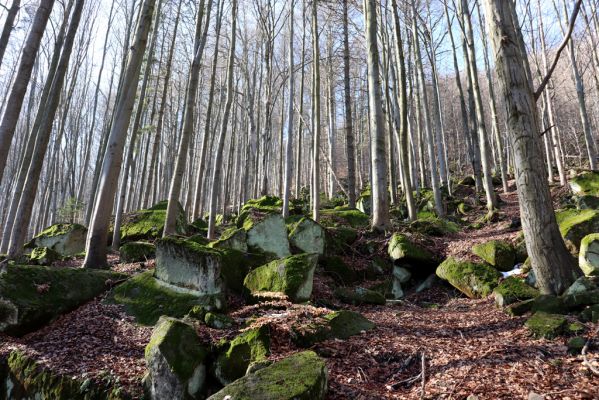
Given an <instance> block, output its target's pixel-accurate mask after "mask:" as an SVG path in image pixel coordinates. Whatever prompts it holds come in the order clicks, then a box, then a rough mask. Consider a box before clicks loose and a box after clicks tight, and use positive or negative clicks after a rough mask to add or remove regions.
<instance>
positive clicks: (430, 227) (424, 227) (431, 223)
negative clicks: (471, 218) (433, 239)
mask: <svg viewBox="0 0 599 400" xmlns="http://www.w3.org/2000/svg"><path fill="white" fill-rule="evenodd" d="M410 230H411V231H415V232H420V233H422V234H425V235H430V236H445V235H448V234H451V233H456V232H459V231H460V227H459V225H458V224H456V223H455V222H453V221H449V220H446V219H442V218H437V217H434V216H427V217H423V218H420V217H419V218H418V220H416V221H413V222H412V223H410Z"/></svg>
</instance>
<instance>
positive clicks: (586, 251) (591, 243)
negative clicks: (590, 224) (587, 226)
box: [578, 233, 599, 276]
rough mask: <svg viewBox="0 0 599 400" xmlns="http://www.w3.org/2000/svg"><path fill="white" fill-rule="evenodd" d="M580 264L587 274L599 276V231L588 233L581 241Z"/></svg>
mask: <svg viewBox="0 0 599 400" xmlns="http://www.w3.org/2000/svg"><path fill="white" fill-rule="evenodd" d="M578 265H579V266H580V269H581V270H582V272H584V274H585V275H587V276H599V233H591V234H590V235H586V236H585V237H583V238H582V240H581V241H580V252H579V253H578Z"/></svg>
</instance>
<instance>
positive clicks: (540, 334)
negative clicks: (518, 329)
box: [526, 311, 567, 339]
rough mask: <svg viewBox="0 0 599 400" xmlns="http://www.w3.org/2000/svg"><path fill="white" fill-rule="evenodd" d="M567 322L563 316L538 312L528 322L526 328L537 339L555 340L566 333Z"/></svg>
mask: <svg viewBox="0 0 599 400" xmlns="http://www.w3.org/2000/svg"><path fill="white" fill-rule="evenodd" d="M566 324H567V320H566V318H565V317H563V316H562V315H558V314H549V313H546V312H543V311H538V312H536V313H535V314H534V315H533V316H532V317H530V318H529V319H528V320H527V321H526V327H527V328H528V329H529V330H530V332H531V334H532V335H533V336H534V337H536V338H545V339H553V338H555V337H556V336H559V335H560V334H561V333H563V332H564V330H565V328H566Z"/></svg>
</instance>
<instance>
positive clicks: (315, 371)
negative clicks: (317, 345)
mask: <svg viewBox="0 0 599 400" xmlns="http://www.w3.org/2000/svg"><path fill="white" fill-rule="evenodd" d="M327 379H328V373H327V367H326V364H325V362H324V360H322V359H321V358H320V357H318V356H317V355H316V353H314V352H312V351H305V352H302V353H297V354H294V355H292V356H290V357H287V358H285V359H283V360H281V361H278V362H276V363H274V364H272V365H270V366H268V367H266V368H263V369H260V370H258V371H257V372H254V373H250V374H248V375H246V376H244V377H243V378H241V379H238V380H236V381H235V382H233V383H232V384H230V385H228V386H226V387H225V388H224V389H222V390H221V391H220V392H218V393H216V394H214V395H212V396H210V397H209V398H208V400H233V399H235V400H323V399H324V398H325V395H326V392H327Z"/></svg>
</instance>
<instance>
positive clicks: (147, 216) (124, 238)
mask: <svg viewBox="0 0 599 400" xmlns="http://www.w3.org/2000/svg"><path fill="white" fill-rule="evenodd" d="M167 207H168V201H166V200H164V201H161V202H159V203H157V204H155V205H154V206H153V207H150V208H148V209H147V210H137V211H133V212H131V213H128V214H126V215H124V217H123V223H122V225H121V242H122V243H125V242H132V241H138V240H153V239H157V238H160V237H161V236H162V232H163V230H164V222H165V220H166V208H167ZM175 229H176V233H178V234H184V233H185V232H186V230H187V220H186V217H185V211H184V210H183V206H181V204H177V218H176V225H175Z"/></svg>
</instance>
